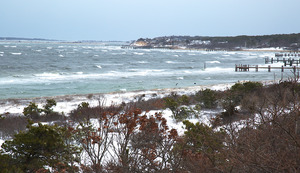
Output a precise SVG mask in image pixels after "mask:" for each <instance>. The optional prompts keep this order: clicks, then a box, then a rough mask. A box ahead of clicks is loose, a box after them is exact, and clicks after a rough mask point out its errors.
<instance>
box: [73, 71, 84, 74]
mask: <svg viewBox="0 0 300 173" xmlns="http://www.w3.org/2000/svg"><path fill="white" fill-rule="evenodd" d="M75 74H83V72H82V71H79V72H75Z"/></svg>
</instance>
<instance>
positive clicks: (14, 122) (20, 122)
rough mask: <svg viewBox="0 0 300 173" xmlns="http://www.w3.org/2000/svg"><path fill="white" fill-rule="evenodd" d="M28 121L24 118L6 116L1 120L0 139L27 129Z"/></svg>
mask: <svg viewBox="0 0 300 173" xmlns="http://www.w3.org/2000/svg"><path fill="white" fill-rule="evenodd" d="M26 125H27V119H26V118H25V117H22V116H16V115H10V114H6V115H5V116H3V118H0V135H1V136H0V137H2V138H8V137H11V136H13V135H14V134H16V133H18V132H20V131H23V130H25V129H26Z"/></svg>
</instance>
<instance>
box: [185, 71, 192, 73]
mask: <svg viewBox="0 0 300 173" xmlns="http://www.w3.org/2000/svg"><path fill="white" fill-rule="evenodd" d="M183 72H184V73H192V72H191V71H183Z"/></svg>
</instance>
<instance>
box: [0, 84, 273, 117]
mask: <svg viewBox="0 0 300 173" xmlns="http://www.w3.org/2000/svg"><path fill="white" fill-rule="evenodd" d="M239 82H245V81H239ZM259 82H261V83H262V84H263V85H269V84H272V83H274V81H259ZM275 82H277V81H275ZM235 83H237V82H235ZM235 83H224V84H212V85H198V86H190V87H184V88H164V89H152V90H137V91H127V92H110V93H90V94H74V95H62V96H50V97H49V96H46V97H34V98H17V99H13V98H12V99H1V100H0V114H7V113H9V114H16V115H20V114H22V112H23V109H24V107H26V106H28V105H29V104H30V102H34V103H36V104H37V105H38V106H39V107H42V105H44V104H45V103H46V100H47V99H54V100H55V101H56V102H57V105H56V106H55V107H54V111H56V112H63V113H65V114H66V115H68V114H69V113H70V112H71V111H72V110H74V109H76V108H77V106H78V105H79V104H81V103H82V102H88V103H89V105H90V106H91V107H94V106H98V105H99V103H101V104H103V106H110V105H120V104H122V103H129V102H135V101H138V100H139V99H141V98H142V99H144V100H149V99H155V98H163V97H165V96H167V95H169V94H171V93H173V92H175V93H177V94H178V95H191V94H194V93H196V92H198V91H200V90H204V89H211V90H218V91H224V90H226V89H229V88H230V87H231V86H232V85H234V84H235Z"/></svg>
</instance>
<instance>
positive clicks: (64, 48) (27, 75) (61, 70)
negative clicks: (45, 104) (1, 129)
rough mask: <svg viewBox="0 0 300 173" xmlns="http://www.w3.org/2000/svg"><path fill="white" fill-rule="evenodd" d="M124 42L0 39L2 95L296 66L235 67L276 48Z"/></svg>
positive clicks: (253, 75)
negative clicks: (229, 49) (201, 47)
mask: <svg viewBox="0 0 300 173" xmlns="http://www.w3.org/2000/svg"><path fill="white" fill-rule="evenodd" d="M122 44H124V43H111V42H110V43H61V42H39V43H37V42H0V99H8V98H32V97H43V96H59V95H72V94H89V93H110V92H124V91H136V90H152V89H163V88H184V87H188V86H195V85H212V84H226V83H232V82H238V81H244V80H251V81H263V80H274V78H275V79H280V78H281V76H282V75H283V77H284V78H287V77H290V76H292V74H291V72H290V71H286V72H285V73H284V74H281V72H280V70H274V71H272V72H267V71H266V70H259V72H255V70H254V69H253V70H250V72H235V64H250V65H264V66H265V64H264V62H265V61H264V58H265V57H274V55H275V52H262V51H257V52H254V51H251V52H241V51H238V52H225V51H214V52H207V51H194V50H193V51H191V50H163V49H122V48H121V46H122Z"/></svg>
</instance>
